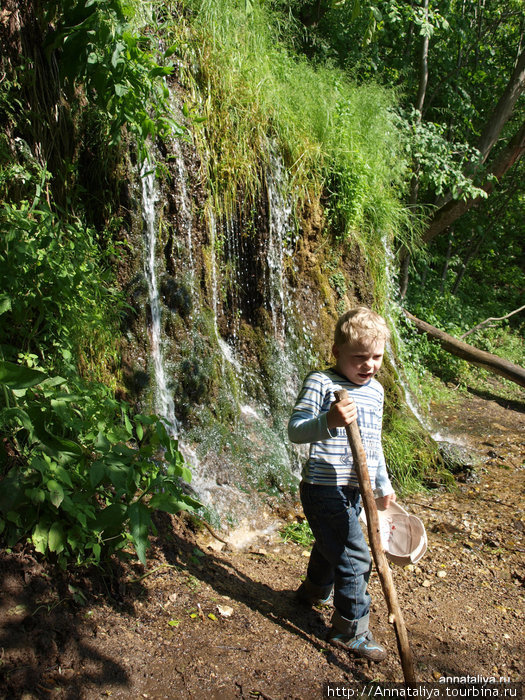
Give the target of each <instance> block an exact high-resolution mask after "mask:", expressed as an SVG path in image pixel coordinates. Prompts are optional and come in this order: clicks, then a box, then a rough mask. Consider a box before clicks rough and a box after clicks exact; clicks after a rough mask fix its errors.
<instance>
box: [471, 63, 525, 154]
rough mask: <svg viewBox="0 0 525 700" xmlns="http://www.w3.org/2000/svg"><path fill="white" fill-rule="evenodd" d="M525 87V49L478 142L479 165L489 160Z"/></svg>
mask: <svg viewBox="0 0 525 700" xmlns="http://www.w3.org/2000/svg"><path fill="white" fill-rule="evenodd" d="M524 89H525V50H524V51H522V52H521V55H520V56H519V57H518V61H517V63H516V67H515V69H514V72H513V73H512V76H511V78H510V80H509V82H508V83H507V87H506V88H505V91H504V92H503V95H502V96H501V97H500V99H499V102H498V104H497V105H496V107H495V108H494V112H493V113H492V115H491V117H490V119H489V120H488V122H487V124H486V125H485V129H484V130H483V133H482V134H481V136H480V138H479V142H478V150H479V152H480V153H481V158H482V160H481V162H480V163H479V165H481V164H482V163H484V162H485V161H486V160H487V157H488V155H489V153H490V151H491V150H492V147H493V146H494V144H495V143H496V141H497V139H498V137H499V135H500V133H501V130H502V129H503V127H504V125H505V124H506V123H507V122H508V120H509V118H510V115H511V114H512V110H513V109H514V105H515V104H516V100H517V99H518V97H519V96H520V95H521V93H522V92H523V90H524Z"/></svg>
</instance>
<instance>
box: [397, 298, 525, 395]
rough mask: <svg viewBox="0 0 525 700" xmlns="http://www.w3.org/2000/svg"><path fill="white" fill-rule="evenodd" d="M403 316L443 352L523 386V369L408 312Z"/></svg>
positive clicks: (524, 373)
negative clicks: (435, 342) (437, 343)
mask: <svg viewBox="0 0 525 700" xmlns="http://www.w3.org/2000/svg"><path fill="white" fill-rule="evenodd" d="M405 315H406V317H407V318H409V319H410V320H411V321H412V323H413V324H414V325H415V327H416V329H417V331H418V332H419V333H425V334H426V335H428V336H429V337H430V338H432V339H433V340H437V341H438V342H439V343H440V345H441V347H442V348H443V350H446V351H447V352H450V353H451V354H452V355H456V356H457V357H461V359H462V360H466V361H467V362H471V363H472V364H475V365H478V366H479V367H483V369H487V370H489V371H490V372H494V373H495V374H499V375H500V376H501V377H505V379H509V380H510V381H511V382H515V383H516V384H519V385H520V386H525V369H523V367H520V366H519V365H515V364H513V363H512V362H509V361H508V360H504V359H503V358H501V357H498V356H497V355H493V354H492V353H490V352H485V350H479V349H478V348H475V347H473V346H472V345H468V344H467V343H464V342H463V341H462V340H458V339H457V338H454V336H452V335H449V334H448V333H445V331H442V330H440V329H439V328H436V327H435V326H431V325H430V323H427V322H426V321H422V320H421V319H419V318H416V317H415V316H413V315H412V314H411V313H409V312H408V311H405Z"/></svg>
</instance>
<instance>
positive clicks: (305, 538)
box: [280, 520, 314, 547]
mask: <svg viewBox="0 0 525 700" xmlns="http://www.w3.org/2000/svg"><path fill="white" fill-rule="evenodd" d="M280 535H281V537H282V538H283V540H284V541H285V542H295V544H299V545H301V547H311V546H312V544H313V542H314V536H313V535H312V531H311V530H310V525H308V521H307V520H303V521H302V522H300V523H299V522H293V523H289V524H288V525H285V526H284V527H283V528H282V529H281V530H280Z"/></svg>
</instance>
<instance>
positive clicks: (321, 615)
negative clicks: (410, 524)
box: [0, 394, 525, 700]
mask: <svg viewBox="0 0 525 700" xmlns="http://www.w3.org/2000/svg"><path fill="white" fill-rule="evenodd" d="M524 408H525V406H524V404H518V403H515V404H513V405H508V404H505V402H500V401H499V400H498V399H497V396H496V395H494V396H492V395H490V394H488V395H485V396H484V397H480V396H475V395H471V396H470V397H469V398H468V399H467V400H466V401H462V402H461V403H458V405H456V406H448V407H441V408H440V410H439V418H440V420H441V421H442V422H443V423H444V424H446V425H448V426H454V431H455V433H456V434H457V435H459V436H463V437H465V438H467V437H468V439H469V442H470V443H471V444H472V445H475V447H476V449H477V450H478V451H479V452H481V453H482V454H483V455H485V457H486V458H487V462H486V464H485V466H484V467H483V469H482V470H481V473H480V474H479V476H480V481H479V482H478V483H476V482H470V483H463V484H459V485H458V490H457V491H455V492H442V491H439V492H438V491H435V492H432V493H431V494H426V495H421V494H419V495H417V496H414V497H412V498H408V499H406V500H405V501H404V504H405V505H406V506H407V507H408V508H409V509H410V510H411V511H412V512H414V513H415V514H417V515H419V516H420V517H421V518H422V519H423V520H424V522H425V525H426V528H427V533H428V538H429V549H428V552H427V554H426V555H425V557H424V558H423V559H422V560H421V562H420V564H419V565H418V566H416V567H413V568H408V569H407V568H405V569H400V568H395V569H394V580H395V584H396V588H397V591H398V596H399V599H400V602H401V605H402V607H403V610H404V614H405V622H406V625H407V628H408V631H409V638H410V643H411V647H412V652H413V655H414V660H415V663H416V675H417V678H418V680H420V681H436V680H438V679H439V678H440V677H442V676H467V675H469V676H483V677H488V676H491V677H496V678H497V679H498V680H499V679H500V677H501V678H508V679H510V680H511V681H513V682H514V681H522V680H523V677H524V674H523V671H524V669H523V659H524V658H525V653H524V652H525V649H524V640H523V629H524V623H523V618H524V611H525V606H524V595H525V591H524V584H525V578H524V566H523V563H524V552H525V535H524V527H525V519H524V511H523V494H524V492H525V488H524V487H525V483H524V476H525V471H524V468H523V458H524V452H525V449H524V434H525V432H524V430H523V428H524V425H525V414H524ZM159 528H160V530H159V538H158V540H157V544H156V546H155V547H154V548H153V549H152V550H151V555H152V556H151V560H150V562H149V567H148V574H149V575H147V576H146V577H144V578H141V579H140V576H141V575H142V573H143V571H142V570H141V568H140V567H136V569H128V570H126V571H123V572H121V575H120V576H119V575H117V574H118V572H116V575H115V578H114V579H113V580H112V581H110V582H109V583H107V586H108V587H107V589H106V590H105V589H104V588H103V587H102V584H101V583H100V582H98V581H96V580H92V579H88V578H85V579H81V578H77V579H75V580H74V581H73V580H69V581H68V580H66V579H63V578H61V577H60V576H58V577H56V578H53V577H52V578H49V576H50V574H49V572H46V571H44V570H43V569H42V568H41V566H40V565H39V564H38V563H37V562H35V561H34V560H33V559H32V558H31V557H30V556H29V555H27V554H24V553H22V552H21V553H18V554H16V555H11V556H9V557H7V556H5V555H4V556H2V557H1V558H0V567H1V568H0V572H1V573H2V576H3V583H2V601H1V604H0V697H6V698H9V699H10V700H11V698H24V699H25V700H29V699H30V698H36V697H39V698H40V697H46V698H72V699H73V698H75V699H77V698H88V699H90V698H99V697H108V696H109V697H113V698H183V699H186V698H188V699H195V700H201V699H202V700H204V699H206V700H208V699H210V698H217V699H219V698H220V700H228V699H229V698H243V699H245V700H248V699H249V698H257V697H259V698H262V699H263V700H264V699H266V700H298V699H302V700H310V699H312V700H317V698H319V699H321V698H323V697H324V695H323V686H324V684H325V683H330V684H336V683H340V684H342V685H345V684H346V685H348V684H349V683H351V682H355V681H372V680H376V681H401V680H402V672H401V667H400V664H399V661H398V657H397V650H396V644H395V638H394V634H393V631H392V628H391V626H389V625H388V623H387V614H386V606H385V603H384V601H383V598H382V594H381V590H380V585H379V581H378V579H377V576H376V575H373V577H372V580H371V593H372V597H373V600H374V607H373V614H372V626H373V630H374V633H375V636H376V637H377V638H378V639H379V640H380V641H381V642H383V643H384V644H386V645H387V646H388V648H389V650H390V655H389V658H388V659H387V660H386V661H385V662H384V663H383V664H380V665H368V664H367V663H365V662H358V661H355V660H354V659H352V658H351V657H349V656H348V655H347V654H346V653H345V652H343V651H342V650H340V649H338V648H335V647H332V646H330V645H327V644H326V643H325V642H324V641H323V640H324V637H325V634H326V631H327V627H328V624H329V619H330V615H331V610H330V608H328V607H323V608H319V609H312V610H309V609H307V608H304V607H300V606H298V605H297V604H296V602H295V601H294V598H293V591H294V590H295V589H296V588H297V585H298V583H299V581H300V577H301V576H302V575H303V574H304V572H305V568H306V562H307V558H306V556H305V555H306V554H307V553H306V552H305V551H304V550H303V548H302V547H300V546H298V545H296V544H293V543H290V542H288V543H286V544H284V543H283V542H282V541H281V540H280V538H279V537H278V535H277V534H274V535H266V536H264V537H262V538H260V539H259V540H257V541H254V542H252V544H251V546H250V547H249V549H248V550H242V551H239V550H235V551H229V550H227V549H223V550H222V551H216V549H213V548H217V545H219V543H218V542H216V541H215V540H212V539H211V538H210V537H209V536H208V534H207V532H206V531H204V532H203V533H196V534H195V533H192V532H191V531H190V530H188V529H187V528H183V526H182V524H181V523H180V521H179V522H178V524H177V525H176V526H175V528H173V527H172V526H171V523H167V522H166V523H164V524H162V523H160V524H159ZM212 547H213V548H212ZM68 586H69V587H68ZM75 598H76V599H77V601H78V602H80V603H83V604H78V602H75V601H74V599H75ZM108 601H111V604H109V603H108ZM2 693H3V695H2Z"/></svg>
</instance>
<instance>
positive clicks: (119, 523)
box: [93, 503, 128, 536]
mask: <svg viewBox="0 0 525 700" xmlns="http://www.w3.org/2000/svg"><path fill="white" fill-rule="evenodd" d="M127 510H128V509H127V506H126V504H125V503H112V504H111V505H109V506H107V508H104V509H103V510H101V511H99V513H97V517H96V518H95V523H94V526H93V529H94V530H95V531H97V532H99V531H103V532H104V533H105V534H106V535H109V536H111V535H113V534H116V532H117V531H118V532H122V530H123V522H124V520H125V518H126V514H127Z"/></svg>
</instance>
